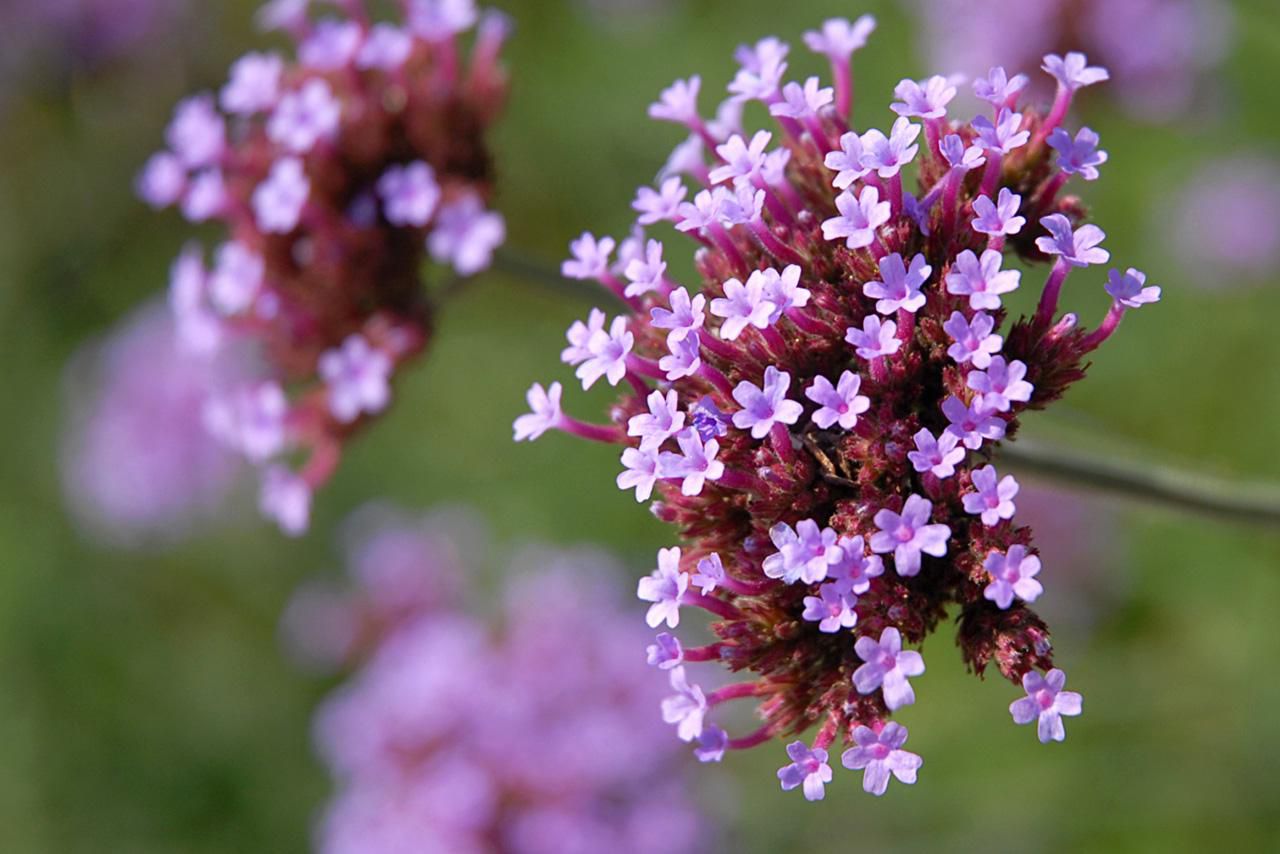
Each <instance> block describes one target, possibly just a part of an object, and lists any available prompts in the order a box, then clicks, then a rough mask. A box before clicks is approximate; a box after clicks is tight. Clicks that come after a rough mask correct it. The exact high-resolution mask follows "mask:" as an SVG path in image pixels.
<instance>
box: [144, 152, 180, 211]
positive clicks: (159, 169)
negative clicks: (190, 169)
mask: <svg viewBox="0 0 1280 854" xmlns="http://www.w3.org/2000/svg"><path fill="white" fill-rule="evenodd" d="M186 187H187V170H186V167H184V166H183V165H182V161H181V160H180V159H178V157H177V155H175V154H170V153H169V152H167V151H162V152H160V153H159V154H154V155H152V156H151V159H150V160H148V161H147V165H146V166H144V167H143V168H142V172H141V174H139V175H138V181H137V186H136V189H137V192H138V197H139V198H141V199H142V200H143V201H144V202H146V203H147V204H148V205H150V206H151V207H153V208H156V209H159V208H167V207H169V205H172V204H173V203H175V202H176V201H178V199H180V198H182V192H183V190H185V189H186Z"/></svg>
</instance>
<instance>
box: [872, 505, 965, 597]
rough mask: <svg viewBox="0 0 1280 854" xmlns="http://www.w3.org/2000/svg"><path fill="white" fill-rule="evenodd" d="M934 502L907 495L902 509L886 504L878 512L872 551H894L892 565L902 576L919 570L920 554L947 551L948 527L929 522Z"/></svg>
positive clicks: (949, 535)
mask: <svg viewBox="0 0 1280 854" xmlns="http://www.w3.org/2000/svg"><path fill="white" fill-rule="evenodd" d="M932 513H933V502H931V501H929V499H927V498H921V497H920V496H919V495H908V496H907V500H906V502H905V503H904V504H903V505H902V512H901V513H895V512H894V511H892V510H890V509H888V508H887V507H886V508H884V509H883V510H879V511H877V513H876V515H875V523H876V527H877V528H879V529H880V530H878V531H876V533H874V534H872V535H871V550H872V551H873V552H875V553H876V554H888V553H890V552H892V553H893V568H894V570H896V571H897V573H898V575H900V576H902V577H903V578H907V577H909V576H912V575H915V574H917V573H918V572H920V555H921V554H927V555H932V556H933V557H942V556H943V555H945V554H946V553H947V540H948V539H950V538H951V529H950V528H949V527H947V526H946V525H943V524H930V523H929V517H930V515H931V514H932Z"/></svg>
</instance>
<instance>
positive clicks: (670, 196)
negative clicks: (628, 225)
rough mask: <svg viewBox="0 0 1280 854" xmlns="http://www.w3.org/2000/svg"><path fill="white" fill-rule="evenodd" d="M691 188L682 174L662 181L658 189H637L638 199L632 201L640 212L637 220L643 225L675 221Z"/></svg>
mask: <svg viewBox="0 0 1280 854" xmlns="http://www.w3.org/2000/svg"><path fill="white" fill-rule="evenodd" d="M688 194H689V190H688V188H687V187H685V185H684V182H683V181H681V180H680V176H678V175H673V176H672V177H670V178H668V179H666V180H665V181H663V182H662V186H661V187H659V188H658V189H657V190H654V189H652V188H650V187H641V188H640V189H639V190H637V191H636V199H635V201H634V202H632V203H631V207H632V209H634V210H635V211H636V212H638V213H639V214H640V217H639V219H638V220H637V221H638V222H639V223H640V224H641V225H653V224H654V223H657V222H667V221H674V220H675V218H676V216H677V215H678V212H679V210H680V203H681V202H683V201H684V199H685V196H687V195H688Z"/></svg>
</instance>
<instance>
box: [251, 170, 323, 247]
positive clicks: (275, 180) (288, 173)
mask: <svg viewBox="0 0 1280 854" xmlns="http://www.w3.org/2000/svg"><path fill="white" fill-rule="evenodd" d="M310 195H311V181H310V180H309V179H308V178H307V173H306V172H305V171H304V170H303V168H302V161H301V160H299V159H298V158H297V157H282V158H281V159H279V160H277V161H276V162H275V164H274V165H273V166H272V167H271V172H270V173H268V174H267V180H265V181H263V182H262V183H261V184H259V185H258V187H257V189H255V190H254V191H253V213H254V216H255V217H256V218H257V221H258V227H259V228H261V229H262V230H263V231H266V232H269V233H274V234H288V233H289V232H291V231H293V230H294V229H295V228H297V227H298V221H299V220H300V219H301V218H302V209H303V207H305V206H306V204H307V197H308V196H310Z"/></svg>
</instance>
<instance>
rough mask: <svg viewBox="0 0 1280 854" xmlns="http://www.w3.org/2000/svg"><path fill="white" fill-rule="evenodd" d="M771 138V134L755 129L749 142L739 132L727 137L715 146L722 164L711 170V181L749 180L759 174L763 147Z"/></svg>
mask: <svg viewBox="0 0 1280 854" xmlns="http://www.w3.org/2000/svg"><path fill="white" fill-rule="evenodd" d="M772 138H773V134H771V133H769V132H768V131H765V130H762V131H757V132H756V134H755V135H754V136H752V137H751V142H750V144H748V143H747V141H746V140H745V139H743V137H742V136H741V135H739V134H734V135H733V136H731V137H729V139H728V141H727V142H725V143H724V144H723V145H720V146H717V147H716V154H719V155H720V159H721V160H722V161H724V165H722V166H719V167H717V168H715V169H712V170H711V182H712V183H713V184H720V183H723V182H725V181H732V180H749V179H751V178H753V177H755V176H757V175H759V174H760V171H761V170H762V169H763V168H764V162H765V156H766V151H765V149H767V148H768V147H769V141H770V140H771V139H772Z"/></svg>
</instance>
